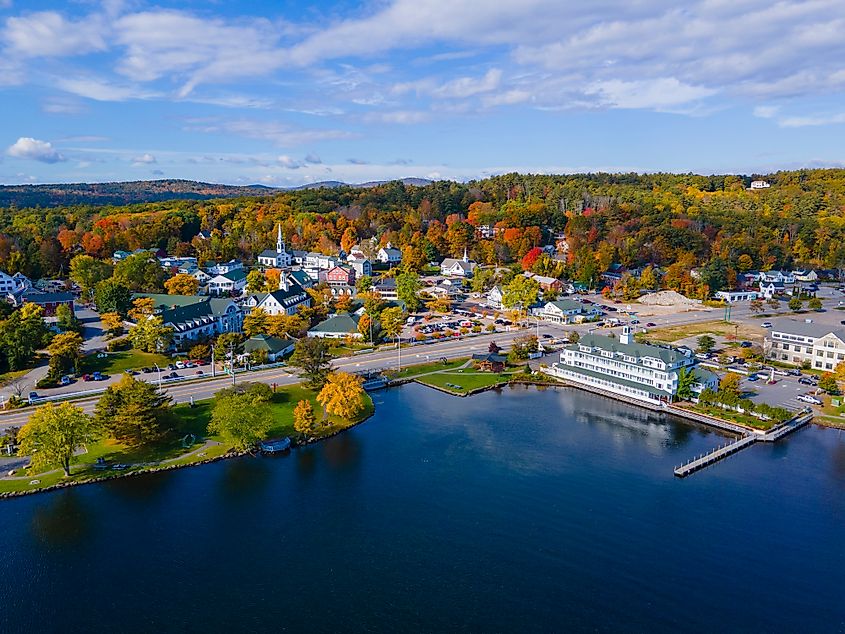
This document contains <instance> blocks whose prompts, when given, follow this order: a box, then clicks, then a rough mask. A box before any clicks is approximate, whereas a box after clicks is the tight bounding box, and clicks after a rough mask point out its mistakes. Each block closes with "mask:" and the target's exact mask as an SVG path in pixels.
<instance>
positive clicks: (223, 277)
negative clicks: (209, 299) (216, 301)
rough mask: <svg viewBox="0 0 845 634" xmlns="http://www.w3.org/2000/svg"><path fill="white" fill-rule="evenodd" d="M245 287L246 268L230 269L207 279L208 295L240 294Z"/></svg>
mask: <svg viewBox="0 0 845 634" xmlns="http://www.w3.org/2000/svg"><path fill="white" fill-rule="evenodd" d="M245 288H246V270H245V269H243V268H238V269H232V270H230V271H226V272H225V273H218V274H217V275H215V276H214V277H212V278H211V279H210V280H208V294H209V295H217V296H220V295H240V294H241V293H243V291H244V289H245Z"/></svg>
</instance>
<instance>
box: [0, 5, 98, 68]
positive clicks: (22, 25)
mask: <svg viewBox="0 0 845 634" xmlns="http://www.w3.org/2000/svg"><path fill="white" fill-rule="evenodd" d="M106 28H107V27H106V25H105V24H104V23H103V22H102V20H101V19H100V18H99V17H97V16H90V17H88V18H86V19H83V20H79V21H71V20H68V19H66V18H65V17H64V16H62V15H61V14H60V13H57V12H55V11H39V12H37V13H30V14H28V15H26V16H23V17H10V18H8V19H7V20H6V26H5V28H4V29H3V37H2V40H3V41H4V42H5V44H6V49H7V54H11V55H16V56H20V57H59V56H69V55H81V54H84V53H90V52H92V51H103V50H105V49H106V48H107V45H106V39H105V35H106V33H105V31H106Z"/></svg>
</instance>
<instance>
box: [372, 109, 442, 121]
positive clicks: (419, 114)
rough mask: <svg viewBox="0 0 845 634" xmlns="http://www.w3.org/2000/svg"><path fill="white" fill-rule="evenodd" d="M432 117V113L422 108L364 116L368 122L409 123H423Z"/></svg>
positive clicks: (373, 113)
mask: <svg viewBox="0 0 845 634" xmlns="http://www.w3.org/2000/svg"><path fill="white" fill-rule="evenodd" d="M430 118H431V114H430V113H428V112H424V111H422V110H394V111H390V112H372V113H369V114H367V115H366V116H365V117H364V120H365V121H366V122H368V123H396V124H400V125H408V124H414V123H423V122H425V121H428V120H429V119H430Z"/></svg>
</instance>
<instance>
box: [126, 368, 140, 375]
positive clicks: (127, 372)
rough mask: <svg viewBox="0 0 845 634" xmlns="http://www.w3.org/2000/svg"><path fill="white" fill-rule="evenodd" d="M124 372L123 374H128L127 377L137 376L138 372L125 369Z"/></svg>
mask: <svg viewBox="0 0 845 634" xmlns="http://www.w3.org/2000/svg"><path fill="white" fill-rule="evenodd" d="M124 372H125V373H126V374H128V375H129V376H135V375H136V374H138V371H137V370H133V369H132V368H126V369H125V370H124Z"/></svg>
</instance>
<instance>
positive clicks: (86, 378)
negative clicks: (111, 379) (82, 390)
mask: <svg viewBox="0 0 845 634" xmlns="http://www.w3.org/2000/svg"><path fill="white" fill-rule="evenodd" d="M82 380H83V381H86V382H87V381H90V380H91V375H90V374H83V375H82Z"/></svg>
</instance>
